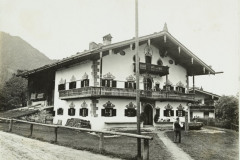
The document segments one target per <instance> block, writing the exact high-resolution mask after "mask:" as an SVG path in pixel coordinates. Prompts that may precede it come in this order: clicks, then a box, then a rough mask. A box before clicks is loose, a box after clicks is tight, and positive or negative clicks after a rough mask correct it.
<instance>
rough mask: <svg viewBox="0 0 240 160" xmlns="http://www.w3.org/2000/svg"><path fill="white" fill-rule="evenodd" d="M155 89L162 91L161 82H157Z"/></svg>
mask: <svg viewBox="0 0 240 160" xmlns="http://www.w3.org/2000/svg"><path fill="white" fill-rule="evenodd" d="M155 90H156V91H160V84H159V83H156V84H155Z"/></svg>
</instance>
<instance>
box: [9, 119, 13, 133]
mask: <svg viewBox="0 0 240 160" xmlns="http://www.w3.org/2000/svg"><path fill="white" fill-rule="evenodd" d="M12 125H13V120H12V119H10V123H9V128H8V132H12Z"/></svg>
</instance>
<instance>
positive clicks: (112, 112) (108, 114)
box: [102, 108, 117, 117]
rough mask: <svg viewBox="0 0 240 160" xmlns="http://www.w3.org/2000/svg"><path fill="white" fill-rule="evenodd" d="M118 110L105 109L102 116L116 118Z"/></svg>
mask: <svg viewBox="0 0 240 160" xmlns="http://www.w3.org/2000/svg"><path fill="white" fill-rule="evenodd" d="M116 112H117V111H116V109H113V108H105V109H102V116H103V117H113V116H116Z"/></svg>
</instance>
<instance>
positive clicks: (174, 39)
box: [165, 32, 216, 74]
mask: <svg viewBox="0 0 240 160" xmlns="http://www.w3.org/2000/svg"><path fill="white" fill-rule="evenodd" d="M165 33H166V35H167V36H168V37H169V38H170V39H171V40H172V41H173V42H175V43H176V44H177V45H179V46H180V47H181V48H182V49H183V50H184V51H185V52H186V53H187V54H188V55H189V56H191V57H193V58H194V59H195V60H196V61H197V62H198V63H200V64H201V65H203V66H204V67H206V69H208V71H211V74H215V73H216V72H215V71H214V70H213V69H212V68H211V67H209V66H208V65H207V64H206V63H204V62H203V61H202V60H201V59H200V58H198V57H197V56H196V55H195V54H193V53H192V52H191V51H190V50H189V49H188V48H187V47H185V46H184V45H183V44H182V43H180V42H179V41H178V40H177V39H176V38H174V37H173V36H172V35H171V34H170V33H169V32H165Z"/></svg>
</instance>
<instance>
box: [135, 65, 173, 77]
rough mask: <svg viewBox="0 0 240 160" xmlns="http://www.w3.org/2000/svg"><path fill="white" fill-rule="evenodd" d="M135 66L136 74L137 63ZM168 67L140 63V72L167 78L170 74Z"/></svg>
mask: <svg viewBox="0 0 240 160" xmlns="http://www.w3.org/2000/svg"><path fill="white" fill-rule="evenodd" d="M133 65H134V72H135V65H136V64H135V63H133ZM168 69H169V67H168V66H160V65H154V64H148V63H139V72H140V74H142V73H150V74H155V75H160V76H165V75H168V74H169V71H168Z"/></svg>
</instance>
